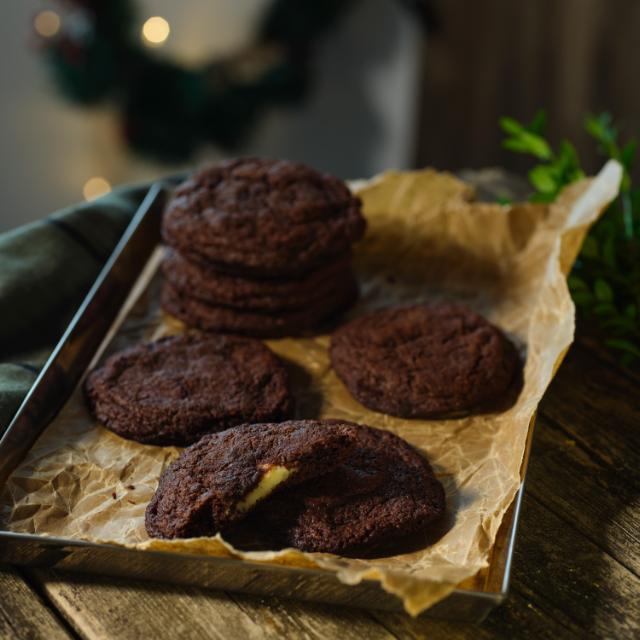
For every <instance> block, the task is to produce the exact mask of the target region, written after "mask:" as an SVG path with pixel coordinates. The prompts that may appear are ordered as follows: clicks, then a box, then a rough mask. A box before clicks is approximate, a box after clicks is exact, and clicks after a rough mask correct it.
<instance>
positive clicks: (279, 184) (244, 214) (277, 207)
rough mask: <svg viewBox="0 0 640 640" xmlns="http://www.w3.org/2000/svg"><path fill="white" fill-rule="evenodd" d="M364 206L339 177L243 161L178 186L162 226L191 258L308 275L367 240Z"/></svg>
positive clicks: (266, 272)
mask: <svg viewBox="0 0 640 640" xmlns="http://www.w3.org/2000/svg"><path fill="white" fill-rule="evenodd" d="M364 229H365V221H364V218H363V217H362V214H361V212H360V201H359V200H358V198H356V197H354V196H353V195H351V192H350V191H349V189H348V188H347V187H346V186H345V184H344V183H343V182H342V181H340V180H338V179H337V178H334V177H332V176H329V175H326V174H322V173H319V172H317V171H314V170H313V169H310V168H309V167H306V166H304V165H300V164H294V163H292V162H287V161H284V160H269V159H263V158H241V159H238V160H230V161H227V162H224V163H222V164H219V165H216V166H210V167H207V168H205V169H202V170H201V171H199V172H197V173H195V174H194V175H193V176H192V177H191V178H189V179H188V180H187V181H186V182H184V183H183V184H182V185H181V186H180V187H178V189H177V191H176V193H175V197H174V198H173V200H172V201H171V202H170V203H169V206H168V208H167V210H166V212H165V215H164V218H163V224H162V235H163V238H164V241H165V242H166V243H167V244H168V245H170V246H173V247H175V248H176V249H178V250H179V251H180V253H182V254H183V255H185V256H189V255H192V256H193V255H195V256H199V257H201V258H204V259H206V260H208V261H210V262H214V263H219V264H220V265H224V266H227V267H231V268H233V269H234V270H235V271H237V272H239V271H244V272H245V273H253V274H254V275H257V277H270V276H280V275H285V276H289V275H292V274H299V273H305V272H306V271H309V270H311V269H312V268H313V267H315V266H316V265H319V264H321V263H323V262H327V261H328V260H329V259H330V258H331V257H333V256H337V255H340V254H344V253H346V252H348V250H349V248H350V246H351V244H352V243H353V242H354V241H356V240H358V239H359V238H361V237H362V235H363V233H364Z"/></svg>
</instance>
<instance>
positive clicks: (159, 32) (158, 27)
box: [142, 16, 171, 47]
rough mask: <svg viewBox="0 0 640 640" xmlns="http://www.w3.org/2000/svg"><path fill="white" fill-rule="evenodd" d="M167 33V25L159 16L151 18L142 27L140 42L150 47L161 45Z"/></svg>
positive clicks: (169, 30) (169, 28) (168, 31)
mask: <svg viewBox="0 0 640 640" xmlns="http://www.w3.org/2000/svg"><path fill="white" fill-rule="evenodd" d="M169 33H171V27H170V26H169V23H168V22H167V21H166V20H165V19H164V18H161V17H160V16H153V17H152V18H149V19H148V20H147V21H146V22H145V23H144V24H143V25H142V40H143V42H145V43H146V44H147V45H149V46H150V47H159V46H161V45H163V44H164V42H165V40H166V39H167V38H168V37H169Z"/></svg>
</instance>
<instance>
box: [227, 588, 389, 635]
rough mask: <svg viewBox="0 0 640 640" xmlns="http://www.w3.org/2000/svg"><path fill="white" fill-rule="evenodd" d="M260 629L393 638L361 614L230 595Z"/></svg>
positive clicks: (338, 608)
mask: <svg viewBox="0 0 640 640" xmlns="http://www.w3.org/2000/svg"><path fill="white" fill-rule="evenodd" d="M230 595H231V597H232V598H233V599H234V600H235V601H236V602H237V603H238V605H239V606H240V607H241V609H242V610H243V611H244V612H245V613H246V614H247V615H249V616H250V617H251V618H252V619H253V620H254V621H255V622H256V624H258V625H259V626H260V627H267V626H268V627H271V628H272V629H273V631H274V632H275V634H276V637H281V638H283V637H284V638H291V637H304V638H308V637H311V638H340V639H341V640H343V639H344V640H351V639H353V640H360V639H361V638H367V639H372V640H377V639H385V640H389V639H392V638H395V636H394V635H393V634H392V633H391V632H389V631H387V630H386V629H385V628H384V626H382V625H380V624H379V623H378V622H376V621H375V620H374V618H373V617H372V616H370V615H369V614H368V613H367V612H365V611H360V610H356V609H350V608H347V607H335V606H330V605H321V604H312V603H306V602H305V603H303V602H297V601H294V600H284V599H279V598H258V597H256V596H245V595H241V594H230Z"/></svg>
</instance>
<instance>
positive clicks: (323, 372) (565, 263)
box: [1, 162, 621, 615]
mask: <svg viewBox="0 0 640 640" xmlns="http://www.w3.org/2000/svg"><path fill="white" fill-rule="evenodd" d="M620 178H621V169H620V166H619V165H618V164H616V163H613V162H612V163H609V164H608V165H606V166H605V168H604V169H603V170H602V171H601V173H600V174H599V175H598V176H597V177H596V178H595V179H591V180H584V181H582V182H580V183H578V184H576V185H574V186H572V187H571V188H569V189H567V190H565V191H564V192H563V193H562V194H561V196H560V198H559V199H558V200H557V201H556V202H555V203H554V204H552V205H532V204H516V205H513V206H503V205H498V204H484V203H476V202H473V201H472V199H473V190H472V189H471V188H470V187H469V186H468V185H467V184H465V183H463V182H461V181H459V180H458V179H456V178H454V177H453V176H451V175H449V174H443V173H437V172H435V171H432V170H425V171H417V172H408V173H398V172H388V173H385V174H382V175H380V176H378V177H376V178H374V179H373V180H371V181H368V182H358V183H354V185H353V188H354V190H355V191H357V192H358V194H359V195H360V197H361V198H362V200H363V203H364V212H365V215H366V217H367V219H368V223H369V227H368V231H367V234H366V236H365V238H364V240H363V241H362V242H361V243H360V244H359V246H358V247H357V249H356V253H355V257H356V267H357V271H358V275H359V278H360V282H361V288H362V295H361V299H360V302H359V303H358V305H357V306H356V307H355V308H354V309H353V310H352V311H351V312H350V315H357V314H359V313H362V312H363V311H365V310H369V309H372V308H378V307H382V306H386V305H389V304H394V303H398V302H405V301H416V300H423V299H426V298H430V297H433V296H439V297H447V298H455V299H459V300H462V301H464V302H466V303H467V304H469V305H470V306H471V307H472V308H474V309H475V310H477V311H479V312H481V313H483V314H484V315H486V316H487V317H488V318H489V319H491V320H492V321H493V322H495V323H496V324H498V325H499V326H500V327H502V328H503V329H504V330H505V331H506V332H507V333H508V334H509V335H510V336H511V338H512V339H513V340H514V342H515V343H516V344H517V345H518V347H519V348H520V351H521V354H522V358H523V361H524V375H523V386H522V390H521V391H520V394H519V396H518V398H517V401H516V402H515V404H512V406H510V407H508V408H506V409H504V410H502V411H498V412H495V413H490V414H485V415H476V416H469V417H465V418H459V419H449V420H434V421H421V420H403V419H398V418H393V417H390V416H387V415H383V414H380V413H376V412H373V411H370V410H368V409H366V408H364V407H363V406H362V405H360V404H359V403H358V402H357V401H356V400H354V399H353V398H352V397H351V395H350V394H349V393H348V391H347V390H346V389H345V387H344V386H343V385H342V383H341V382H340V381H339V380H338V379H337V377H336V376H335V374H334V373H333V371H332V370H331V367H330V363H329V358H328V353H327V347H328V344H329V336H328V335H319V336H315V337H309V338H300V339H282V340H273V341H269V345H270V346H271V347H272V348H273V349H274V350H275V351H276V352H277V353H278V354H280V355H281V356H282V357H283V358H284V359H285V360H286V362H287V363H288V366H289V368H290V370H291V373H292V380H293V387H294V392H295V394H296V396H297V402H298V406H297V414H298V416H300V417H316V416H320V417H334V418H346V419H349V420H354V421H357V422H362V423H365V424H369V425H372V426H375V427H380V428H384V429H389V430H391V431H393V432H394V433H397V434H398V435H400V436H401V437H403V438H405V439H406V440H408V441H409V442H411V443H412V444H413V445H415V446H416V447H418V448H419V449H421V450H422V451H423V452H425V453H426V454H427V456H428V458H429V459H430V460H431V462H432V463H433V466H434V468H435V470H436V473H437V475H438V477H439V478H440V479H441V481H442V482H443V483H444V485H445V489H446V494H447V509H448V515H447V519H446V521H445V522H444V523H443V525H442V531H441V532H440V537H439V539H438V540H437V541H436V542H435V543H434V544H433V545H432V546H430V547H428V548H426V549H423V550H421V551H417V552H413V553H408V554H404V555H400V556H394V557H389V558H383V559H378V560H372V561H360V560H347V559H343V558H339V557H336V556H332V555H326V554H306V553H301V552H299V551H295V550H284V551H280V552H252V553H242V552H239V551H236V550H234V549H233V548H232V547H230V546H229V545H227V544H226V543H225V542H224V541H223V540H222V539H221V538H220V537H219V536H216V537H214V538H197V539H190V540H175V541H158V540H149V539H148V537H147V535H146V533H145V530H144V510H145V507H146V504H147V502H148V501H149V499H150V498H151V496H152V494H153V492H154V490H155V488H156V485H157V481H158V477H159V475H160V473H161V472H162V470H163V469H164V468H165V467H166V466H167V465H168V464H169V463H170V462H171V460H173V459H174V458H175V456H176V455H178V453H179V450H178V449H176V448H173V447H164V448H163V447H153V446H145V445H140V444H137V443H135V442H130V441H127V440H124V439H122V438H120V437H118V436H116V435H114V434H112V433H111V432H109V431H107V430H106V429H104V428H103V427H101V426H100V425H97V424H95V423H94V422H93V421H92V419H91V417H90V415H89V414H88V412H87V410H86V408H85V404H84V402H83V399H82V394H81V392H80V391H79V390H76V391H75V392H74V394H73V396H72V397H71V399H70V400H69V401H68V402H67V404H66V405H65V407H64V408H63V410H62V411H61V413H60V414H59V415H58V417H57V418H56V419H55V420H54V421H53V422H52V424H51V425H50V426H49V427H47V429H46V430H45V432H44V433H43V435H42V436H41V437H40V439H39V440H38V441H37V443H36V444H35V446H34V447H33V449H32V450H31V451H30V453H29V454H28V456H27V458H26V460H25V461H24V462H23V463H22V464H21V465H20V467H19V468H18V469H17V470H16V471H15V472H14V473H13V475H12V476H11V478H10V479H9V481H8V483H7V485H6V488H5V491H4V493H3V496H2V501H1V505H2V509H3V520H4V522H5V527H6V528H8V529H10V530H11V531H22V532H30V533H37V534H40V535H56V536H63V537H70V538H83V539H87V540H93V541H102V542H107V541H108V542H112V543H116V544H122V545H131V546H134V547H137V548H143V549H156V550H170V551H175V552H186V553H204V554H212V555H218V556H236V557H238V558H247V559H252V560H258V561H264V562H277V563H284V564H289V565H295V566H305V567H310V566H313V567H320V568H324V569H326V570H330V571H334V572H336V574H337V577H338V578H339V579H340V580H342V581H343V582H345V583H349V584H355V583H357V582H358V581H360V580H362V579H363V578H371V579H375V580H379V581H380V582H381V584H382V586H383V587H384V588H385V589H386V590H388V591H389V592H392V593H395V594H397V595H398V596H399V597H400V598H401V599H402V600H403V602H404V605H405V608H406V610H407V611H408V612H409V613H411V614H413V615H416V614H417V613H419V612H420V611H422V610H424V609H425V608H427V607H429V606H431V605H432V604H434V603H435V602H437V601H438V600H440V599H441V598H443V597H445V596H446V595H447V594H448V593H449V592H450V591H451V590H452V589H453V588H454V587H455V585H456V584H458V583H459V582H461V581H462V580H464V579H466V578H469V577H471V576H473V575H474V574H476V572H478V570H480V569H482V568H483V567H486V566H487V564H488V559H489V552H490V550H491V547H492V545H493V542H494V540H495V537H496V532H497V530H498V528H499V526H500V523H501V520H502V517H503V515H504V513H505V511H506V510H507V508H508V506H509V504H510V503H511V501H512V500H513V498H514V496H515V494H516V491H517V490H518V488H519V486H520V467H521V462H522V459H523V452H524V449H525V443H526V438H527V433H528V429H529V423H530V421H531V419H532V416H533V414H534V411H535V409H536V406H537V404H538V402H539V401H540V399H541V397H542V394H543V393H544V391H545V389H546V387H547V385H548V384H549V382H550V380H551V378H552V376H553V373H554V371H555V368H556V366H557V364H558V363H559V361H560V359H561V357H562V355H563V354H564V353H565V351H566V349H567V348H568V346H569V344H570V343H571V341H572V339H573V332H574V307H573V304H572V302H571V298H570V296H569V292H568V289H567V285H566V281H565V275H566V273H567V271H568V270H569V268H570V266H571V264H572V263H573V261H574V259H575V256H576V255H577V252H578V250H579V247H580V244H581V242H582V240H583V238H584V236H585V234H586V232H587V230H588V226H589V225H590V224H591V223H592V222H593V221H594V220H595V219H596V218H597V216H598V215H599V213H600V212H601V211H602V210H603V208H604V207H605V206H606V204H607V203H608V202H610V201H611V200H612V199H613V198H614V197H615V195H616V193H617V190H618V186H619V182H620ZM160 258H161V249H159V250H158V251H156V253H155V254H154V256H153V258H152V259H151V261H150V263H149V265H148V266H147V268H146V270H145V272H144V273H143V274H142V275H141V277H140V279H139V281H138V283H137V284H136V287H135V289H134V291H133V292H132V295H131V296H130V298H129V302H128V303H127V305H125V308H124V309H123V312H122V313H121V317H120V318H119V320H118V321H117V322H116V326H115V327H114V328H113V330H112V333H113V337H112V339H111V340H110V342H109V344H108V347H107V350H106V355H108V354H109V353H112V352H113V351H116V350H118V349H120V348H122V347H124V346H127V345H130V344H133V343H135V342H138V341H140V340H142V339H151V338H157V337H159V336H161V335H163V334H165V333H168V332H175V331H177V330H180V327H179V326H178V325H177V324H175V323H172V322H171V321H168V320H167V319H166V318H163V316H162V314H161V312H160V311H159V309H158V303H157V288H158V279H159V276H158V275H157V274H156V275H154V274H155V272H156V269H157V266H158V263H159V260H160ZM98 357H99V355H97V356H96V360H97V359H98Z"/></svg>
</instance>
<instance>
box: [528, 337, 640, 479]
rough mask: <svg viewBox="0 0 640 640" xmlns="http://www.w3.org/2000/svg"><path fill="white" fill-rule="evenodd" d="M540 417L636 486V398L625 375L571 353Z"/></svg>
mask: <svg viewBox="0 0 640 640" xmlns="http://www.w3.org/2000/svg"><path fill="white" fill-rule="evenodd" d="M540 413H541V414H542V415H543V416H544V417H545V418H547V419H549V420H551V421H553V422H554V423H555V424H556V425H557V426H558V427H560V428H561V429H562V430H563V431H564V432H565V433H566V434H567V435H568V437H570V438H573V439H575V440H576V442H578V443H579V444H581V445H582V446H584V447H585V448H586V449H588V450H589V451H590V453H591V455H592V456H593V457H594V458H597V459H599V460H600V461H602V462H603V463H604V464H608V465H609V466H610V467H611V468H613V469H616V470H617V471H618V472H620V473H622V474H624V475H625V477H626V478H627V479H628V482H629V483H630V484H631V485H632V484H633V483H636V485H637V484H638V483H640V429H638V417H639V416H640V394H639V393H638V385H637V384H636V383H635V382H634V379H633V378H632V377H630V376H629V374H628V373H627V372H624V371H620V370H619V369H617V368H614V367H610V366H607V367H605V366H603V365H602V362H601V361H600V360H599V359H598V358H597V357H596V356H594V354H593V353H591V352H590V351H588V350H587V349H584V348H580V347H577V348H575V347H574V348H572V349H571V350H570V352H569V354H568V356H567V358H566V360H565V362H564V363H563V364H562V366H561V367H560V370H559V371H558V375H557V377H556V379H555V380H554V381H553V382H552V384H551V387H550V388H549V391H548V393H547V394H546V396H545V397H544V399H543V402H542V404H541V407H540Z"/></svg>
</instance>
